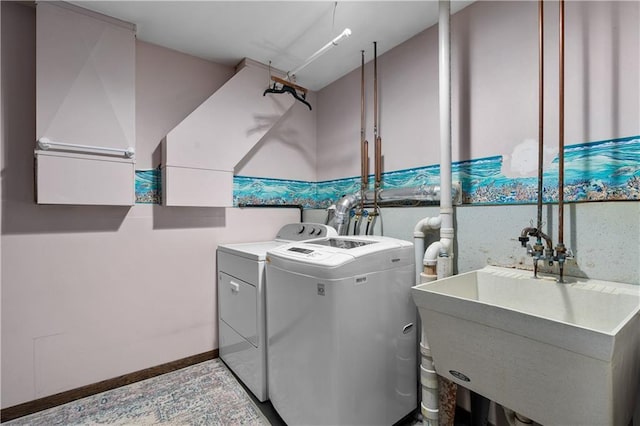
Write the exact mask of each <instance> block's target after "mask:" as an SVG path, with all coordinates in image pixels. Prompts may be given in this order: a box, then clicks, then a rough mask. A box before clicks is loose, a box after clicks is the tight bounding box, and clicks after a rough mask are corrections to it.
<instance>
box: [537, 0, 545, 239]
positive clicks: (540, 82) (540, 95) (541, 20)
mask: <svg viewBox="0 0 640 426" xmlns="http://www.w3.org/2000/svg"><path fill="white" fill-rule="evenodd" d="M543 153H544V2H543V0H539V1H538V223H537V225H536V227H537V228H538V231H541V230H542V191H543V185H542V179H543V173H542V166H543V162H544V155H543Z"/></svg>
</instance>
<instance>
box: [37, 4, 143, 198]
mask: <svg viewBox="0 0 640 426" xmlns="http://www.w3.org/2000/svg"><path fill="white" fill-rule="evenodd" d="M36 101H37V102H36V140H38V141H42V140H45V141H49V142H51V143H49V144H37V146H36V150H35V155H36V176H37V182H36V200H37V202H38V203H47V204H49V203H52V204H59V203H61V204H105V205H123V204H124V205H132V204H133V203H134V202H135V173H134V165H135V160H134V159H133V153H135V26H134V25H133V24H129V23H126V22H123V21H119V20H116V19H114V18H110V17H107V16H104V15H100V14H98V13H94V12H91V11H88V10H85V9H82V8H79V7H76V6H73V5H70V4H68V3H64V2H39V3H38V5H37V9H36Z"/></svg>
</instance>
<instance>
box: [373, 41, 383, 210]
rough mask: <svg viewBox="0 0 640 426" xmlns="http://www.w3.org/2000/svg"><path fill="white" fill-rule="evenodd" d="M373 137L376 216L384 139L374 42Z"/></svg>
mask: <svg viewBox="0 0 640 426" xmlns="http://www.w3.org/2000/svg"><path fill="white" fill-rule="evenodd" d="M373 137H374V144H375V146H374V148H375V175H376V176H375V178H376V181H375V185H374V191H373V192H374V194H373V207H374V212H375V213H374V214H377V213H378V190H379V189H380V183H381V182H380V181H381V180H382V139H381V138H380V136H378V43H377V42H375V41H374V42H373Z"/></svg>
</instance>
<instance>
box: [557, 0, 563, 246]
mask: <svg viewBox="0 0 640 426" xmlns="http://www.w3.org/2000/svg"><path fill="white" fill-rule="evenodd" d="M559 98H560V99H559V103H560V107H559V108H560V112H559V113H560V123H559V132H560V134H559V138H558V141H559V146H558V244H559V245H563V243H564V0H560V94H559Z"/></svg>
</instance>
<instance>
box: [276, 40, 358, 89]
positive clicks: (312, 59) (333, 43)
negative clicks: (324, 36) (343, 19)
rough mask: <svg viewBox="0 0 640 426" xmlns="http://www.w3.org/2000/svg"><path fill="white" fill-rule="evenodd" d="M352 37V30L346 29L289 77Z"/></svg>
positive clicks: (290, 74)
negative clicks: (346, 38) (341, 41)
mask: <svg viewBox="0 0 640 426" xmlns="http://www.w3.org/2000/svg"><path fill="white" fill-rule="evenodd" d="M350 35H351V30H350V29H349V28H345V30H344V31H342V32H341V33H340V34H339V35H338V36H337V37H335V38H334V39H333V40H331V41H330V42H329V43H327V44H325V45H324V46H322V47H321V48H320V50H318V51H317V52H316V53H314V54H313V55H311V56H309V58H308V59H307V60H306V61H304V63H303V64H302V65H300V66H299V67H298V68H296V69H294V70H293V71H289V72H288V73H287V77H289V78H290V77H291V76H294V75H296V74H297V73H298V72H300V70H302V69H303V68H304V67H306V66H307V65H309V64H310V63H311V62H313V61H315V60H316V59H318V58H319V57H320V56H322V55H323V54H324V53H325V52H326V51H327V50H329V49H331V48H332V47H333V46H337V45H338V43H339V42H340V40H342V39H343V38H345V37H349V36H350Z"/></svg>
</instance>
